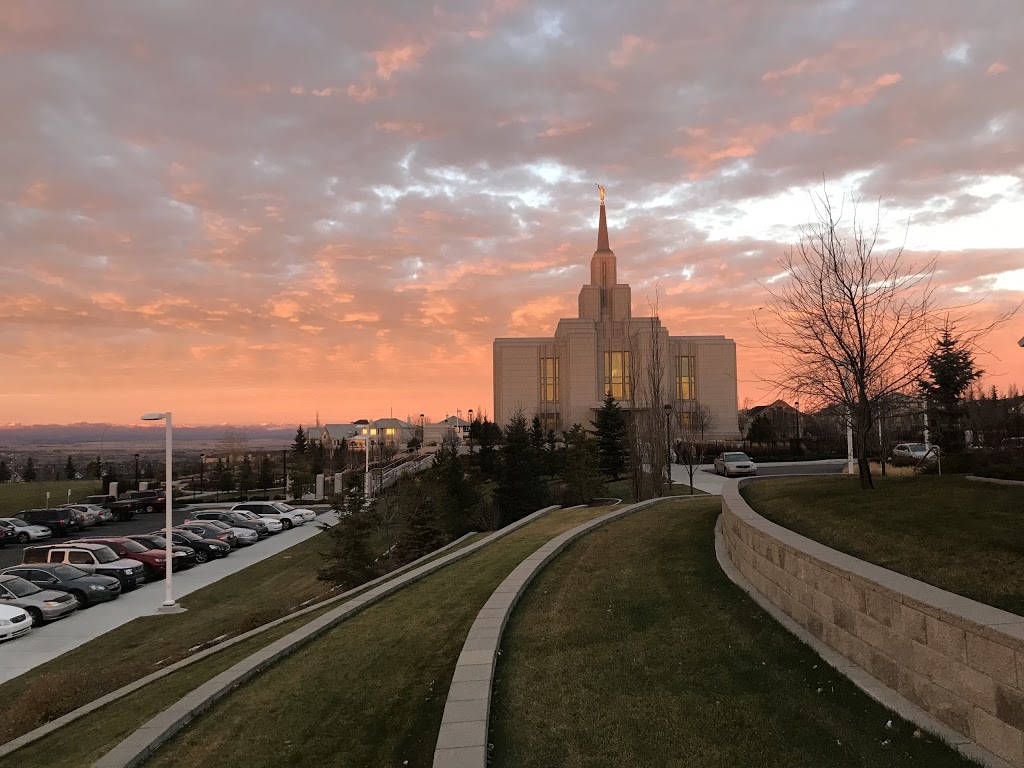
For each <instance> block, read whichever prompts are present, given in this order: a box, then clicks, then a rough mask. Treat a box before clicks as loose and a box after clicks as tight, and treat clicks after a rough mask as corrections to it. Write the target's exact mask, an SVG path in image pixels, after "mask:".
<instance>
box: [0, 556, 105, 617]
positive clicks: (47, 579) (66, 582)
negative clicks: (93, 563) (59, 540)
mask: <svg viewBox="0 0 1024 768" xmlns="http://www.w3.org/2000/svg"><path fill="white" fill-rule="evenodd" d="M0 574H9V575H11V576H20V577H21V578H23V579H25V581H31V582H32V583H33V584H35V585H36V586H37V587H40V588H42V589H55V590H57V591H59V592H67V593H68V594H69V595H71V596H72V597H73V598H75V600H76V601H77V602H78V607H79V608H88V607H89V606H90V605H95V604H96V603H105V602H108V601H110V600H115V599H117V596H118V595H120V594H121V582H120V581H118V580H117V579H115V578H114V577H113V576H101V575H99V574H96V573H86V572H85V571H83V570H82V569H81V568H76V567H75V566H73V565H64V564H61V563H54V564H50V563H40V564H37V565H16V566H14V567H13V568H5V569H4V570H3V571H0Z"/></svg>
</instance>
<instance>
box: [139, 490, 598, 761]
mask: <svg viewBox="0 0 1024 768" xmlns="http://www.w3.org/2000/svg"><path fill="white" fill-rule="evenodd" d="M606 511H607V510H605V509H589V508H584V509H574V510H568V511H555V512H552V513H550V514H549V515H547V516H545V517H543V518H541V519H540V520H537V521H535V522H533V523H531V524H529V525H527V526H525V527H524V528H522V529H520V530H518V531H516V532H514V533H512V534H509V535H508V536H507V537H505V538H503V539H501V540H500V541H497V542H495V543H494V544H492V545H490V546H488V547H487V548H486V549H484V550H482V551H480V552H477V553H474V554H473V555H471V556H470V557H468V558H466V559H465V560H463V561H460V562H458V563H454V564H452V565H451V566H448V567H447V568H445V569H444V570H442V571H439V572H438V573H436V574H433V575H432V576H429V577H427V578H426V579H424V580H422V581H420V582H417V583H415V584H412V585H410V586H409V587H407V588H405V589H403V590H402V591H401V592H398V593H397V594H395V595H393V596H391V597H388V598H387V599H385V600H383V601H382V602H381V603H379V604H377V605H374V606H371V607H370V608H368V609H366V610H365V611H364V612H362V613H360V614H359V615H357V616H355V617H353V618H352V619H350V620H349V621H346V622H344V623H343V624H341V625H339V626H338V627H336V628H334V629H332V630H330V631H329V632H328V633H326V634H325V635H324V636H322V637H321V638H319V639H318V640H316V641H314V642H313V643H311V644H309V645H308V646H306V647H305V648H303V649H301V650H300V651H298V652H297V653H296V654H295V655H294V656H291V657H289V658H288V659H286V660H284V661H282V662H281V663H279V664H277V665H275V666H274V667H273V668H271V669H269V670H267V671H266V672H264V673H263V674H261V675H260V676H258V677H257V678H255V679H254V680H253V681H252V682H250V683H249V684H247V685H245V686H242V687H241V688H239V689H238V690H237V691H235V692H234V693H232V694H230V695H229V696H227V697H225V698H224V699H223V700H222V701H221V702H219V703H218V704H217V705H215V706H214V707H213V708H212V710H211V711H210V712H208V713H207V714H206V715H205V716H204V717H202V718H201V719H200V720H199V721H197V722H196V723H195V724H194V725H193V726H191V727H189V728H187V729H186V730H184V731H183V732H182V733H180V734H179V735H178V736H177V737H175V738H174V739H172V740H171V741H170V742H169V743H168V744H167V745H165V746H164V747H163V748H161V749H160V751H158V752H157V753H156V755H155V756H154V757H153V758H151V760H150V761H149V762H147V764H146V765H147V768H156V767H157V766H208V765H216V766H218V768H231V767H232V766H244V767H245V768H256V766H288V765H295V766H299V765H352V766H378V765H379V766H385V765H386V766H402V765H403V764H404V762H403V761H406V760H408V765H410V766H429V765H430V763H431V759H432V753H433V749H434V743H435V741H436V738H437V730H438V727H439V725H440V721H441V713H442V710H443V708H444V702H445V698H446V696H447V692H448V687H449V684H450V682H451V677H452V673H453V671H454V668H455V661H456V659H457V658H458V655H459V653H460V651H461V649H462V644H463V642H464V641H465V637H466V634H467V633H468V631H469V627H470V625H471V624H472V623H473V619H474V618H475V617H476V614H477V612H478V611H479V609H480V606H482V605H483V603H484V602H485V601H486V600H487V598H488V597H489V596H490V594H491V592H492V591H493V590H494V588H495V587H496V586H497V585H498V584H500V583H501V581H502V579H503V578H504V577H505V576H506V575H508V573H509V572H510V571H511V570H512V569H513V568H515V566H516V565H518V564H519V563H520V562H521V561H522V560H523V559H524V558H525V557H527V556H528V555H529V554H530V553H531V552H533V551H534V550H535V549H536V548H537V547H538V546H540V545H541V544H543V543H544V542H546V541H548V540H549V539H551V538H552V537H553V536H555V535H557V534H559V533H561V532H563V531H565V530H568V529H570V528H572V527H574V526H576V525H578V524H579V523H580V522H583V521H585V520H588V519H591V518H593V517H595V516H598V515H600V514H603V513H604V512H606Z"/></svg>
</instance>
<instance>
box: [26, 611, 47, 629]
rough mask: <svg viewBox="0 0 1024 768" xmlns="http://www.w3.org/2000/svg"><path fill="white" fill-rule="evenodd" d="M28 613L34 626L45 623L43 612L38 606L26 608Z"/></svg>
mask: <svg viewBox="0 0 1024 768" xmlns="http://www.w3.org/2000/svg"><path fill="white" fill-rule="evenodd" d="M25 610H26V611H28V615H29V616H31V617H32V626H33V627H38V626H39V625H40V624H42V623H43V614H42V613H40V612H39V609H38V608H26V609H25Z"/></svg>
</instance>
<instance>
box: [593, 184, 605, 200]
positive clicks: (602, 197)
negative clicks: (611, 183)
mask: <svg viewBox="0 0 1024 768" xmlns="http://www.w3.org/2000/svg"><path fill="white" fill-rule="evenodd" d="M594 184H597V182H596V181H595V182H594ZM597 188H598V190H600V192H601V205H604V187H602V186H601V185H600V184H597Z"/></svg>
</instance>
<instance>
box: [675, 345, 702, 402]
mask: <svg viewBox="0 0 1024 768" xmlns="http://www.w3.org/2000/svg"><path fill="white" fill-rule="evenodd" d="M695 363H696V358H694V357H692V356H687V355H680V356H679V357H677V358H676V400H694V399H696V397H697V393H696V391H695V388H694V385H693V384H694V373H695V371H696V365H695Z"/></svg>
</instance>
